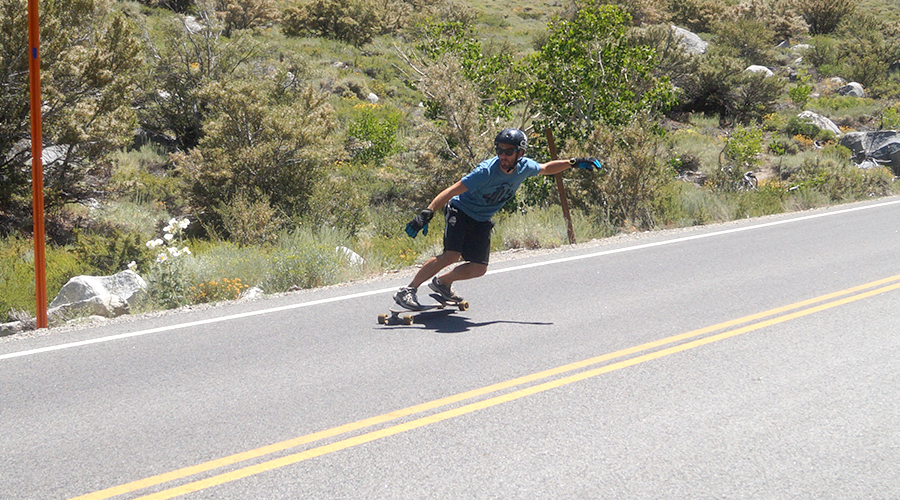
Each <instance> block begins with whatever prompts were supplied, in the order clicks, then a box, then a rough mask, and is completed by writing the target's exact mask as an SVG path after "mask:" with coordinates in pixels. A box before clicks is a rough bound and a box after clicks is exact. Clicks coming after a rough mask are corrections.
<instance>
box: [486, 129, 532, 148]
mask: <svg viewBox="0 0 900 500" xmlns="http://www.w3.org/2000/svg"><path fill="white" fill-rule="evenodd" d="M497 144H510V145H513V146H515V147H516V149H517V150H519V151H525V148H527V147H528V137H526V136H525V132H522V131H521V130H519V129H517V128H507V129H503V130H501V131H500V133H499V134H497V138H496V139H494V146H496V145H497Z"/></svg>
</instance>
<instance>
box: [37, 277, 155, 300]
mask: <svg viewBox="0 0 900 500" xmlns="http://www.w3.org/2000/svg"><path fill="white" fill-rule="evenodd" d="M146 290H147V282H146V281H144V279H143V278H141V277H140V275H138V274H137V273H136V272H134V271H131V270H127V271H122V272H120V273H117V274H114V275H112V276H75V277H74V278H72V279H70V280H69V281H68V282H67V283H66V284H65V285H63V287H62V289H61V290H60V291H59V294H58V295H57V296H56V298H55V299H53V302H51V303H50V307H51V308H54V307H59V306H63V305H65V304H74V303H78V302H83V301H85V300H88V299H90V298H91V297H97V296H104V295H117V296H119V297H121V298H122V300H123V301H125V302H126V303H128V304H129V305H130V306H133V305H135V304H137V303H138V302H139V301H140V300H141V298H142V297H143V295H144V292H145V291H146Z"/></svg>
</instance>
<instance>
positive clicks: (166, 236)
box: [163, 233, 175, 241]
mask: <svg viewBox="0 0 900 500" xmlns="http://www.w3.org/2000/svg"><path fill="white" fill-rule="evenodd" d="M174 237H175V235H174V234H172V233H166V235H165V236H163V238H165V239H166V241H172V238H174Z"/></svg>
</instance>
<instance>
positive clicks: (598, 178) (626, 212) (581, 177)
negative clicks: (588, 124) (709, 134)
mask: <svg viewBox="0 0 900 500" xmlns="http://www.w3.org/2000/svg"><path fill="white" fill-rule="evenodd" d="M587 150H588V151H596V152H597V153H596V156H597V157H598V158H600V160H601V162H603V170H601V172H600V173H599V174H592V173H589V172H583V171H578V172H571V173H570V174H569V175H571V176H572V177H573V178H574V179H575V180H574V181H573V182H572V183H571V184H570V186H571V188H570V192H571V194H572V196H571V198H570V201H571V203H572V204H573V206H575V207H576V208H582V209H583V210H584V211H585V212H587V213H593V214H597V215H598V219H599V220H598V226H602V225H604V224H609V225H611V226H613V227H634V228H637V229H652V228H654V227H657V226H658V215H659V214H658V212H659V210H660V206H659V203H660V202H661V201H662V195H663V191H664V188H665V186H666V185H667V184H668V183H670V182H673V179H674V177H675V172H674V171H673V170H672V169H671V168H670V167H669V166H668V164H667V163H666V158H667V157H668V155H667V151H666V148H665V146H664V144H663V142H662V140H661V137H660V136H659V135H658V130H657V129H656V128H655V127H653V126H652V124H648V123H642V122H639V121H635V122H632V123H631V124H629V125H628V126H627V127H625V128H624V129H621V130H619V129H606V128H598V129H596V130H595V131H594V133H593V135H592V136H591V137H590V139H589V142H588V144H587ZM601 221H602V222H601Z"/></svg>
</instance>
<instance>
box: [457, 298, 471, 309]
mask: <svg viewBox="0 0 900 500" xmlns="http://www.w3.org/2000/svg"><path fill="white" fill-rule="evenodd" d="M458 306H459V310H460V311H465V310H466V309H468V308H469V303H468V302H466V301H465V300H464V301H462V302H460V303H459V304H458Z"/></svg>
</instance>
